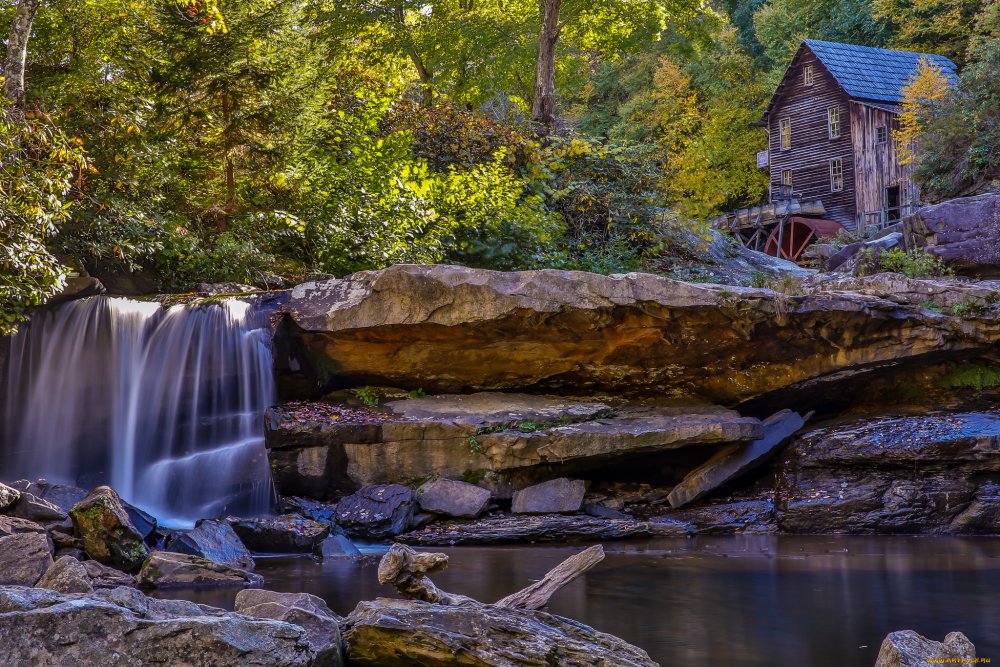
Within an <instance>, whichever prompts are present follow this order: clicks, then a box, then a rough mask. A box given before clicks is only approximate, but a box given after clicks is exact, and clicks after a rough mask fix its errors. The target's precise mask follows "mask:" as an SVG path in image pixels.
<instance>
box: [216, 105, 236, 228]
mask: <svg viewBox="0 0 1000 667" xmlns="http://www.w3.org/2000/svg"><path fill="white" fill-rule="evenodd" d="M232 122H233V106H232V101H231V100H230V99H229V95H227V94H225V93H223V94H222V123H223V128H222V132H223V136H224V137H225V138H224V140H223V147H224V149H225V151H226V159H225V166H224V169H225V175H226V206H225V214H224V215H221V216H219V217H218V219H217V220H216V225H217V227H218V231H219V233H220V234H221V233H222V232H224V231H226V229H227V228H228V227H229V217H230V216H231V215H232V214H233V211H234V210H236V167H235V165H234V164H233V146H232V143H231V141H230V139H229V134H230V132H231V131H232V128H231V127H230V124H231V123H232Z"/></svg>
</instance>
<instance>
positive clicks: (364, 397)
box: [351, 387, 382, 408]
mask: <svg viewBox="0 0 1000 667" xmlns="http://www.w3.org/2000/svg"><path fill="white" fill-rule="evenodd" d="M351 393H352V394H354V395H355V396H356V397H357V399H358V400H359V401H361V402H362V403H364V404H365V405H367V406H368V407H370V408H373V407H375V406H377V405H378V404H379V403H381V402H382V397H381V395H380V394H379V393H378V390H376V389H373V388H372V387H356V388H355V389H352V390H351Z"/></svg>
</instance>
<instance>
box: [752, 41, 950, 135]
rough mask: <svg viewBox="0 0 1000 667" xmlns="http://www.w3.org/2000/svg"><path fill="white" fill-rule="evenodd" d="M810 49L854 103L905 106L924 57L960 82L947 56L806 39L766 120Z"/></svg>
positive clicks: (791, 64) (771, 103) (780, 86)
mask: <svg viewBox="0 0 1000 667" xmlns="http://www.w3.org/2000/svg"><path fill="white" fill-rule="evenodd" d="M806 50H809V51H811V52H812V53H813V54H814V55H815V56H816V58H817V59H819V61H820V63H822V64H823V67H825V68H826V70H827V71H829V72H830V74H831V75H832V76H833V78H834V79H835V80H836V81H837V83H838V84H839V85H840V87H841V88H842V89H843V90H844V92H845V93H846V94H847V96H848V97H850V98H852V99H854V100H859V101H864V102H870V103H876V104H877V103H883V104H886V105H892V106H895V105H898V104H900V103H902V101H903V88H905V87H906V84H907V83H909V81H910V79H911V78H912V77H913V76H914V74H916V73H917V66H918V65H919V64H920V60H921V59H922V58H927V59H929V60H930V61H931V62H932V63H934V64H935V65H937V66H938V67H940V68H941V69H942V70H944V75H945V76H946V77H948V80H949V81H950V82H951V84H952V85H955V84H957V83H958V74H957V72H956V70H957V69H958V68H957V67H956V66H955V63H953V62H952V61H951V60H949V59H948V58H945V57H944V56H938V55H934V54H933V53H916V52H913V51H895V50H893V49H876V48H874V47H871V46H858V45H856V44H838V43H836V42H823V41H820V40H818V39H806V40H803V41H802V45H801V46H799V49H798V51H796V52H795V56H794V57H793V58H792V62H791V63H790V64H789V66H788V69H787V70H786V71H785V76H784V77H783V78H782V80H781V83H780V84H779V85H778V89H777V90H775V91H774V95H773V96H772V97H771V101H770V102H768V105H767V109H766V110H765V111H764V117H765V118H766V117H767V115H768V114H769V113H770V112H771V110H772V109H773V108H774V105H775V104H776V103H777V101H778V98H779V97H780V96H781V93H782V92H783V90H784V88H785V85H786V80H787V78H788V74H789V72H790V71H791V70H792V69H793V68H794V66H795V64H796V62H798V60H799V59H800V58H801V57H802V53H803V52H805V51H806Z"/></svg>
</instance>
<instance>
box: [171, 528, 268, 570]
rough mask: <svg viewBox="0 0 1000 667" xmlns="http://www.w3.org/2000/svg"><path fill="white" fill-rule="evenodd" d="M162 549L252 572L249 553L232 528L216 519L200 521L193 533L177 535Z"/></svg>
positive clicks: (190, 531) (251, 559) (251, 557)
mask: <svg viewBox="0 0 1000 667" xmlns="http://www.w3.org/2000/svg"><path fill="white" fill-rule="evenodd" d="M166 550H167V551H176V552H177V553H183V554H189V555H191V556H199V557H201V558H204V559H205V560H210V561H212V562H213V563H222V564H223V565H229V566H231V567H236V568H240V569H242V570H252V569H253V567H254V561H253V556H251V555H250V550H249V549H247V548H246V545H245V544H243V542H242V540H240V537H239V535H237V534H236V531H234V530H233V527H232V526H231V525H229V523H227V522H225V521H221V520H219V519H204V520H202V521H199V522H198V524H197V525H196V526H195V527H194V529H193V530H189V531H187V532H186V533H178V534H177V535H176V536H175V537H173V538H172V539H171V540H170V541H169V542H168V545H167V549H166Z"/></svg>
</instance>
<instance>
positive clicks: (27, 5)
mask: <svg viewBox="0 0 1000 667" xmlns="http://www.w3.org/2000/svg"><path fill="white" fill-rule="evenodd" d="M38 5H39V0H19V2H18V3H17V10H16V11H15V12H14V21H13V22H12V23H11V26H10V34H9V35H8V36H7V57H6V59H5V60H4V67H3V76H4V80H3V94H4V97H6V98H7V99H8V100H11V101H12V102H14V103H15V104H23V103H24V65H25V62H26V61H27V60H28V40H29V39H30V38H31V24H32V23H34V22H35V14H37V13H38Z"/></svg>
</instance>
